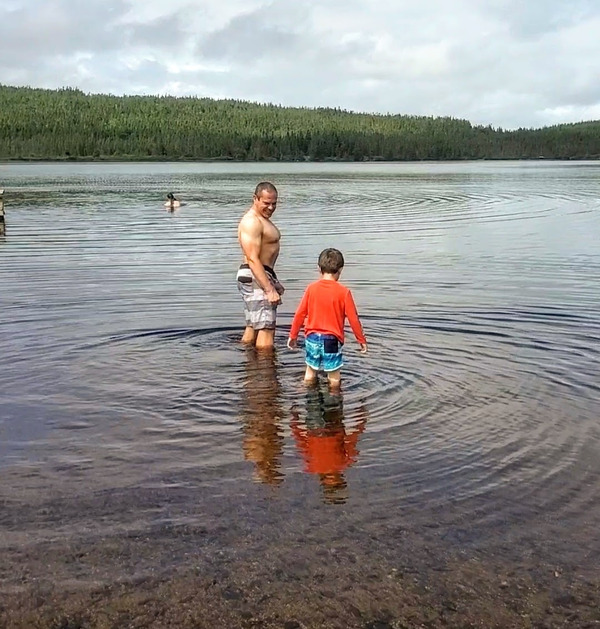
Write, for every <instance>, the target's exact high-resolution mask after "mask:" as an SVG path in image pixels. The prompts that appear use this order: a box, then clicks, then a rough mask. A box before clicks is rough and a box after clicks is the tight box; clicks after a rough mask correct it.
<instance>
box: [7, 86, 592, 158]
mask: <svg viewBox="0 0 600 629" xmlns="http://www.w3.org/2000/svg"><path fill="white" fill-rule="evenodd" d="M540 157H543V158H548V159H590V158H600V121H592V122H581V123H573V124H561V125H555V126H551V127H544V128H541V129H518V130H514V131H505V130H503V129H495V128H493V127H492V126H480V125H472V124H471V123H470V122H469V121H467V120H461V119H457V118H452V117H430V116H409V115H391V114H387V115H382V114H367V113H354V112H350V111H345V110H343V109H331V108H316V109H315V108H306V107H282V106H279V105H272V104H258V103H251V102H245V101H240V100H214V99H210V98H193V97H183V98H178V97H172V96H110V95H104V94H85V93H84V92H82V91H80V90H77V89H71V88H64V89H59V90H46V89H36V88H29V87H11V86H3V85H0V159H4V160H9V159H114V160H117V159H132V160H134V159H135V160H141V159H157V160H181V159H184V160H207V159H213V160H216V159H220V160H249V161H260V160H282V161H288V160H289V161H291V160H313V161H318V160H354V161H363V160H390V161H392V160H462V159H538V158H540Z"/></svg>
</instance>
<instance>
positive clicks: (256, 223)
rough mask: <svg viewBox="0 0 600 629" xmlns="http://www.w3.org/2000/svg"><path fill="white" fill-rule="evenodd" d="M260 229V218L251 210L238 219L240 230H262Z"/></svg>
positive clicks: (261, 224) (261, 225)
mask: <svg viewBox="0 0 600 629" xmlns="http://www.w3.org/2000/svg"><path fill="white" fill-rule="evenodd" d="M262 227H263V223H262V221H261V220H260V217H259V216H257V215H256V214H255V213H254V212H253V211H252V209H249V210H248V211H247V212H246V213H245V214H244V215H243V216H242V218H241V219H240V228H241V229H251V230H258V229H262Z"/></svg>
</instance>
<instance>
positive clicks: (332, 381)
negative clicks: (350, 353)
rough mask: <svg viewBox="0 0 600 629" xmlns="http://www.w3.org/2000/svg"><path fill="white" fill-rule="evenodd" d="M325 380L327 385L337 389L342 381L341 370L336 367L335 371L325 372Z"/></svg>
mask: <svg viewBox="0 0 600 629" xmlns="http://www.w3.org/2000/svg"><path fill="white" fill-rule="evenodd" d="M327 380H328V381H329V386H330V387H331V388H332V389H338V388H339V386H340V384H341V382H342V370H341V368H340V369H336V370H335V371H328V372H327Z"/></svg>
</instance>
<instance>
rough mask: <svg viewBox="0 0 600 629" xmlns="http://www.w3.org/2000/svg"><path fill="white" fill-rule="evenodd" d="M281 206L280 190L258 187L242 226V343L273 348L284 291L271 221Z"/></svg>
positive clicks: (276, 236) (276, 235)
mask: <svg viewBox="0 0 600 629" xmlns="http://www.w3.org/2000/svg"><path fill="white" fill-rule="evenodd" d="M276 207H277V188H275V186H274V185H273V184H272V183H269V182H268V181H263V182H261V183H259V184H258V185H257V186H256V190H255V191H254V197H253V202H252V207H251V208H250V209H249V210H248V211H247V212H246V213H245V214H244V216H243V217H242V220H241V221H240V224H239V227H238V240H239V242H240V247H241V248H242V253H243V255H244V262H243V264H242V265H241V266H240V268H239V270H238V272H237V283H238V290H239V291H240V293H241V295H242V298H243V300H244V314H245V316H246V329H245V330H244V335H243V336H242V343H251V344H252V343H253V344H255V345H256V348H257V349H270V348H272V347H273V343H274V339H275V320H276V315H277V306H278V305H279V304H280V303H281V295H283V292H284V288H283V286H282V285H281V283H280V282H279V281H278V279H277V276H276V275H275V271H274V270H273V267H274V266H275V261H276V260H277V256H278V255H279V240H280V238H281V234H280V233H279V230H278V229H277V227H275V225H274V224H273V223H272V222H271V216H273V213H274V212H275V208H276Z"/></svg>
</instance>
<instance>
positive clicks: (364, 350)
mask: <svg viewBox="0 0 600 629" xmlns="http://www.w3.org/2000/svg"><path fill="white" fill-rule="evenodd" d="M360 353H361V354H366V353H367V344H366V343H361V344H360Z"/></svg>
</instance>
